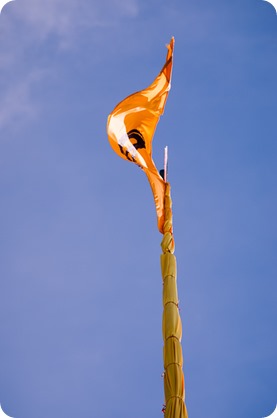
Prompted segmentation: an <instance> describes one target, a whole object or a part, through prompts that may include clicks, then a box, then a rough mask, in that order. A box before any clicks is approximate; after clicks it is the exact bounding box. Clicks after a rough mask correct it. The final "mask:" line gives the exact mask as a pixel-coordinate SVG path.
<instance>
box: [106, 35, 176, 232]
mask: <svg viewBox="0 0 277 418" xmlns="http://www.w3.org/2000/svg"><path fill="white" fill-rule="evenodd" d="M167 48H168V52H167V56H166V62H165V65H164V66H163V68H162V70H161V71H160V73H159V75H158V76H157V77H156V78H155V80H154V81H153V83H152V84H151V85H150V86H149V87H148V88H146V89H145V90H141V91H139V92H137V93H134V94H132V95H130V96H128V97H126V99H124V100H123V101H121V102H120V103H119V104H118V105H117V106H116V107H115V108H114V110H113V111H112V113H111V114H110V115H109V117H108V122H107V133H108V139H109V142H110V145H111V147H112V148H113V150H114V151H115V152H116V153H117V154H118V155H119V156H120V157H122V158H124V159H125V160H129V161H131V162H134V163H135V164H137V165H138V166H139V167H140V168H141V169H142V170H143V171H144V172H145V174H146V176H147V178H148V180H149V183H150V186H151V189H152V193H153V196H154V200H155V206H156V212H157V218H158V229H159V231H160V232H161V233H163V227H164V193H165V181H164V179H163V178H162V177H161V176H160V174H159V172H158V170H157V168H156V166H155V163H154V161H153V159H152V140H153V136H154V133H155V129H156V126H157V123H158V121H159V118H160V116H161V115H162V114H163V112H164V107H165V103H166V99H167V96H168V92H169V90H170V83H171V73H172V62H173V49H174V38H172V39H171V41H170V44H169V45H167Z"/></svg>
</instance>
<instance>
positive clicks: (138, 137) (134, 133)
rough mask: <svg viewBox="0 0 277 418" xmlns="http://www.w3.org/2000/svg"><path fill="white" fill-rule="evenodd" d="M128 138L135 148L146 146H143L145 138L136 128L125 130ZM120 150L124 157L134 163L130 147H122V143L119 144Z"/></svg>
mask: <svg viewBox="0 0 277 418" xmlns="http://www.w3.org/2000/svg"><path fill="white" fill-rule="evenodd" d="M127 135H128V138H129V139H130V141H131V143H132V145H133V146H134V147H135V149H136V150H138V149H142V148H146V147H145V140H144V138H143V135H142V133H141V132H140V131H139V130H138V129H132V130H131V131H129V132H127ZM119 148H120V152H121V153H122V154H123V155H125V157H126V158H127V159H128V160H129V161H132V162H134V163H137V161H136V159H135V157H134V156H133V155H132V154H131V152H130V151H131V149H130V147H127V148H125V149H124V148H123V146H122V145H119Z"/></svg>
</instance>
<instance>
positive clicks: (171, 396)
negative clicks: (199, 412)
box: [161, 183, 188, 418]
mask: <svg viewBox="0 0 277 418" xmlns="http://www.w3.org/2000/svg"><path fill="white" fill-rule="evenodd" d="M171 208H172V200H171V196H170V184H169V183H166V184H165V200H164V209H165V222H164V233H163V239H162V242H161V247H162V252H163V254H162V255H161V271H162V279H163V322H162V330H163V340H164V348H163V357H164V374H163V376H164V396H165V403H164V408H163V412H164V414H165V418H188V414H187V408H186V405H185V384H184V373H183V353H182V346H181V338H182V322H181V318H180V314H179V306H178V304H179V300H178V291H177V282H176V279H177V274H176V257H175V256H174V250H175V245H174V237H173V225H172V210H171Z"/></svg>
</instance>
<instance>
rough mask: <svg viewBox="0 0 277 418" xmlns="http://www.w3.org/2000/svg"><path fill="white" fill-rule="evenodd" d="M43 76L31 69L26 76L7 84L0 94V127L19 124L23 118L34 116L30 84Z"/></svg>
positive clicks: (34, 109) (34, 108) (41, 73)
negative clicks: (3, 91)
mask: <svg viewBox="0 0 277 418" xmlns="http://www.w3.org/2000/svg"><path fill="white" fill-rule="evenodd" d="M43 76H44V73H43V72H40V71H32V72H30V73H29V74H28V75H27V76H26V75H25V77H22V78H21V79H19V80H17V82H15V84H13V85H10V86H8V88H7V89H6V91H5V93H4V94H3V95H1V96H0V129H1V128H4V127H7V126H9V125H11V126H13V127H16V126H20V125H21V124H22V123H23V122H24V119H25V118H26V119H28V120H29V119H30V118H33V117H35V116H36V114H37V109H36V106H35V103H34V102H33V100H32V97H31V91H32V86H33V85H34V83H36V82H38V81H39V80H40V79H41V78H42V77H43Z"/></svg>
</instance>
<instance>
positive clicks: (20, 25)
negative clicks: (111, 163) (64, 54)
mask: <svg viewBox="0 0 277 418" xmlns="http://www.w3.org/2000/svg"><path fill="white" fill-rule="evenodd" d="M138 13H139V8H138V2H137V0H102V1H98V0H97V1H93V2H79V1H77V0H47V1H43V0H20V1H17V2H14V4H13V8H10V10H9V14H10V16H7V15H6V16H5V20H4V21H3V22H1V23H2V36H1V38H2V39H5V42H1V43H0V70H1V79H0V87H1V91H2V93H0V129H2V128H3V127H5V126H6V127H7V126H8V125H9V124H11V123H12V124H14V120H15V118H16V119H17V120H18V119H20V120H22V121H23V120H24V118H26V119H29V118H30V117H35V115H37V113H38V106H39V104H37V103H36V104H35V103H34V101H33V99H32V94H31V91H32V87H33V85H34V83H35V82H36V81H37V78H38V77H39V78H40V80H42V79H43V78H45V77H47V75H48V74H49V73H50V72H51V70H48V71H45V63H44V64H42V63H40V62H39V61H37V62H35V61H34V60H32V62H30V61H29V60H28V59H26V58H27V57H28V54H29V53H30V51H32V49H33V48H34V46H35V48H36V49H37V50H39V48H41V50H43V48H44V47H45V45H46V44H45V42H47V41H48V40H49V38H50V37H51V41H53V42H54V47H55V48H56V49H57V51H59V50H68V51H70V49H71V48H73V47H76V44H78V40H79V39H80V37H81V36H82V35H83V33H84V32H83V31H87V30H90V29H92V28H96V27H103V26H104V27H110V26H114V24H117V23H118V22H120V21H121V20H122V19H125V18H135V17H136V16H137V15H138ZM19 63H20V70H18V69H17V68H19ZM43 65H44V67H43ZM48 65H49V63H48ZM21 68H22V70H21ZM38 74H39V76H38ZM2 87H3V88H2Z"/></svg>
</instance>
